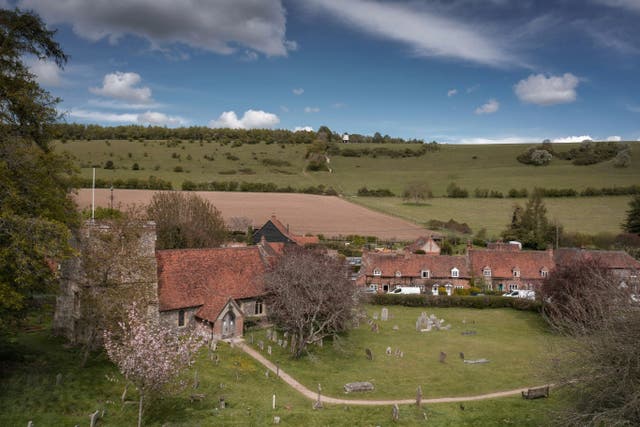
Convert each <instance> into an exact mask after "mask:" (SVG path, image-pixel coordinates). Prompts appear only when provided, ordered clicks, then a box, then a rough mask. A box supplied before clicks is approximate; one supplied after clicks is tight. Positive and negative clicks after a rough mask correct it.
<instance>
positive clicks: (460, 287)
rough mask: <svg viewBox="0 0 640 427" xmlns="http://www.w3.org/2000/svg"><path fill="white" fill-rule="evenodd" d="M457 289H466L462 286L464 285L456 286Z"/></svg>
mask: <svg viewBox="0 0 640 427" xmlns="http://www.w3.org/2000/svg"><path fill="white" fill-rule="evenodd" d="M455 288H456V289H464V286H462V285H456V286H455Z"/></svg>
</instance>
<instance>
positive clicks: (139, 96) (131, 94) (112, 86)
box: [89, 71, 153, 104]
mask: <svg viewBox="0 0 640 427" xmlns="http://www.w3.org/2000/svg"><path fill="white" fill-rule="evenodd" d="M141 80H142V78H141V77H140V75H139V74H137V73H122V72H120V71H116V72H115V73H110V74H107V75H105V76H104V79H103V80H102V87H92V88H89V91H90V92H91V93H93V94H95V95H101V96H106V97H108V98H115V99H120V100H123V101H128V102H133V103H137V104H149V103H152V102H153V99H152V98H151V89H149V88H148V87H146V86H143V87H136V86H137V85H138V83H140V81H141Z"/></svg>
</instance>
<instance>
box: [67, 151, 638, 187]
mask: <svg viewBox="0 0 640 427" xmlns="http://www.w3.org/2000/svg"><path fill="white" fill-rule="evenodd" d="M630 145H631V147H632V152H633V153H635V156H638V157H640V149H639V147H640V145H638V144H637V143H630ZM381 146H386V147H388V148H391V149H398V148H399V147H398V145H396V144H358V145H357V146H356V145H354V147H356V148H364V147H370V148H372V147H381ZM570 146H571V144H567V145H566V147H565V146H564V145H563V146H562V147H561V148H562V149H569V147H570ZM526 147H527V145H441V149H440V150H439V151H437V152H428V153H426V154H425V155H424V156H421V157H407V158H396V159H393V158H389V157H378V158H372V157H342V156H333V157H331V162H330V167H331V169H332V173H329V172H305V171H304V168H305V159H304V156H305V153H306V150H307V148H308V146H306V145H281V144H265V143H258V144H242V145H240V146H236V147H234V146H233V144H228V145H224V146H223V145H221V144H220V143H217V142H202V143H201V142H192V141H182V142H179V143H178V142H171V141H146V142H138V141H110V142H108V141H72V142H67V143H64V144H63V143H57V144H56V148H57V149H58V150H65V151H68V152H69V153H71V154H72V155H73V156H75V157H76V158H77V159H78V160H77V162H78V165H79V166H80V167H81V173H82V175H83V176H84V177H87V178H88V177H90V176H91V166H92V165H104V164H105V162H107V161H108V160H111V161H112V162H113V163H114V165H115V167H116V169H115V170H99V171H98V177H100V178H104V179H111V178H114V179H115V178H131V177H139V178H147V177H148V176H149V175H155V176H157V177H159V178H163V179H166V180H169V181H171V182H172V183H173V185H174V188H178V189H179V188H180V186H181V184H182V182H183V181H184V180H191V181H194V182H204V181H214V180H217V181H229V180H236V181H243V180H244V181H251V182H273V183H275V184H278V185H280V186H286V185H291V186H293V187H303V186H309V185H318V184H324V185H326V186H332V187H334V188H335V189H336V190H338V192H340V193H342V194H345V195H353V194H355V193H356V192H357V190H358V188H360V187H362V186H367V187H369V188H388V189H390V190H392V191H393V192H395V193H396V194H401V193H402V191H403V189H404V186H405V185H406V184H407V183H408V182H410V181H414V180H426V181H427V182H428V183H429V184H430V185H431V188H432V190H433V192H434V194H435V195H436V197H438V196H442V195H443V194H444V193H445V189H446V187H447V185H448V184H449V183H451V182H454V181H455V182H456V183H458V184H459V185H460V186H462V187H464V188H466V189H468V190H469V191H470V193H471V194H473V190H474V189H475V188H477V187H478V188H488V189H493V190H498V191H502V192H503V193H506V192H507V191H508V190H509V189H511V188H528V189H533V188H534V187H536V186H538V187H547V188H574V189H577V190H582V189H584V188H586V187H589V186H591V187H597V188H599V187H607V186H616V185H617V186H625V185H631V184H638V183H640V161H637V160H635V157H634V160H633V161H632V164H631V166H630V167H628V168H614V167H613V165H612V162H611V161H607V162H603V163H600V164H596V165H591V166H575V165H572V164H571V163H570V162H569V161H564V160H559V159H554V160H553V161H552V163H551V164H550V165H549V166H545V167H535V166H527V165H523V164H520V163H518V162H517V160H516V156H517V155H518V154H519V153H521V152H522V151H524V149H525V148H526ZM400 148H402V147H400ZM145 153H146V154H145ZM205 155H206V156H208V157H209V159H213V160H207V159H205V157H204V156H205ZM189 156H190V158H189ZM234 158H237V159H238V160H232V159H234ZM265 160H266V161H267V162H269V161H273V160H277V161H284V162H288V164H283V165H277V166H273V165H265V164H264V161H265ZM134 163H138V165H139V166H140V168H141V170H138V171H134V170H131V168H132V166H133V164H134ZM176 166H180V167H182V168H183V170H184V171H183V172H174V169H175V167H176ZM242 170H244V171H242ZM221 172H222V173H221ZM232 172H235V174H230V173H232ZM505 195H506V194H505Z"/></svg>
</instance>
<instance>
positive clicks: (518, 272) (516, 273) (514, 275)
mask: <svg viewBox="0 0 640 427" xmlns="http://www.w3.org/2000/svg"><path fill="white" fill-rule="evenodd" d="M513 277H520V270H518V269H517V268H514V269H513Z"/></svg>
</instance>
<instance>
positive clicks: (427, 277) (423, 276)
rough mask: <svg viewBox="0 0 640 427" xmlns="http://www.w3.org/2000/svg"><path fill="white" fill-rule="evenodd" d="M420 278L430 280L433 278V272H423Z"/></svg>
mask: <svg viewBox="0 0 640 427" xmlns="http://www.w3.org/2000/svg"><path fill="white" fill-rule="evenodd" d="M420 277H422V278H423V279H430V278H431V271H429V270H422V271H421V272H420Z"/></svg>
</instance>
